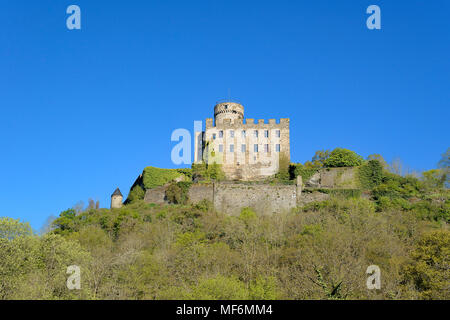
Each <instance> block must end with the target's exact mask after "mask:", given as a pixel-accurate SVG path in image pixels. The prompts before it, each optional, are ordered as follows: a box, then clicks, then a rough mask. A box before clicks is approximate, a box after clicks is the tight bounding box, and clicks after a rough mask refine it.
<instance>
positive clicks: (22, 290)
mask: <svg viewBox="0 0 450 320" xmlns="http://www.w3.org/2000/svg"><path fill="white" fill-rule="evenodd" d="M0 257H2V259H0V275H1V281H0V300H5V299H11V300H24V299H26V300H29V299H32V300H33V299H34V300H36V299H47V300H52V299H90V298H92V295H91V290H90V286H89V285H88V281H87V279H88V278H89V268H88V263H89V261H90V256H89V254H88V252H86V251H85V250H84V249H83V248H82V247H81V246H80V244H79V243H78V242H75V241H70V240H67V239H65V238H63V237H61V236H58V235H55V234H46V235H44V236H42V237H37V236H31V235H30V236H26V237H16V238H13V239H11V240H6V239H5V238H0ZM71 265H77V266H79V267H80V268H81V269H82V270H83V272H84V273H83V275H84V277H82V283H81V288H82V290H73V291H69V290H68V289H67V287H66V280H67V274H66V270H67V267H68V266H71Z"/></svg>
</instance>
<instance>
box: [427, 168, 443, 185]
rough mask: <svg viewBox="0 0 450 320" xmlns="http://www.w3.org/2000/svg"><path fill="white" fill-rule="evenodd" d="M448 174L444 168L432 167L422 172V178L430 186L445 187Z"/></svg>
mask: <svg viewBox="0 0 450 320" xmlns="http://www.w3.org/2000/svg"><path fill="white" fill-rule="evenodd" d="M445 179H446V174H445V172H444V170H442V169H431V170H428V171H424V172H423V173H422V180H423V182H424V183H425V185H426V186H427V187H429V188H442V187H444V183H445Z"/></svg>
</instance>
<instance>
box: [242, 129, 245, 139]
mask: <svg viewBox="0 0 450 320" xmlns="http://www.w3.org/2000/svg"><path fill="white" fill-rule="evenodd" d="M242 138H245V130H242Z"/></svg>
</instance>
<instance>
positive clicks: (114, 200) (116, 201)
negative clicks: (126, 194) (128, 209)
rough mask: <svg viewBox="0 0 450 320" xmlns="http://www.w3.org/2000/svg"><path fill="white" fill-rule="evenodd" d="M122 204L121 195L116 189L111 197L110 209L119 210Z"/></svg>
mask: <svg viewBox="0 0 450 320" xmlns="http://www.w3.org/2000/svg"><path fill="white" fill-rule="evenodd" d="M122 202H123V195H122V192H120V189H119V188H117V189H116V191H114V193H113V194H112V195H111V209H115V208H121V207H122Z"/></svg>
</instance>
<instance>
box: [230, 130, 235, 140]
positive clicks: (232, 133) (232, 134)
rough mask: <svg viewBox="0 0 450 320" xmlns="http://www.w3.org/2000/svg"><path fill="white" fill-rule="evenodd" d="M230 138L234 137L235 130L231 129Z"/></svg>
mask: <svg viewBox="0 0 450 320" xmlns="http://www.w3.org/2000/svg"><path fill="white" fill-rule="evenodd" d="M230 138H234V130H230Z"/></svg>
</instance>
